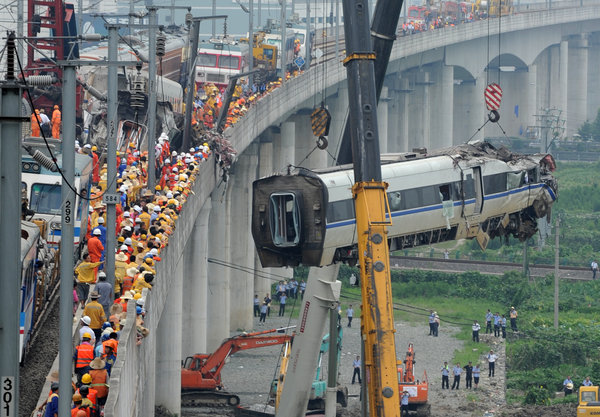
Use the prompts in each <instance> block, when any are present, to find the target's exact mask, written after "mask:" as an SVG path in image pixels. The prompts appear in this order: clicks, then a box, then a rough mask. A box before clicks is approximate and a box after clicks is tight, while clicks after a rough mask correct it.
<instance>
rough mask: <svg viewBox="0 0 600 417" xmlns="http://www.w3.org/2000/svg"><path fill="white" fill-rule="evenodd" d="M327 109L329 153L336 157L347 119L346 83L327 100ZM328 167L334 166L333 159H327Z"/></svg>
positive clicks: (340, 85) (339, 86)
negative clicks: (328, 115) (328, 117)
mask: <svg viewBox="0 0 600 417" xmlns="http://www.w3.org/2000/svg"><path fill="white" fill-rule="evenodd" d="M327 109H328V110H329V113H330V114H331V125H330V126H329V136H328V137H327V140H328V141H329V147H328V149H329V152H331V154H332V155H335V156H336V157H337V153H338V151H339V149H338V148H339V142H340V140H341V138H342V134H343V131H344V126H345V125H346V118H347V117H348V86H347V85H346V83H342V84H339V85H338V87H337V94H336V95H335V96H334V97H329V98H327ZM327 162H328V165H334V161H333V158H331V157H328V161H327Z"/></svg>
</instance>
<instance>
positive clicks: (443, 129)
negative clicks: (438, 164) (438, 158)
mask: <svg viewBox="0 0 600 417" xmlns="http://www.w3.org/2000/svg"><path fill="white" fill-rule="evenodd" d="M440 72H441V74H440V84H439V88H437V91H438V94H439V97H438V99H436V100H435V101H436V104H437V106H435V107H437V109H438V110H437V111H438V114H437V115H436V116H434V118H433V119H432V120H431V123H432V124H433V126H435V130H434V132H435V133H433V137H432V139H431V146H432V149H436V148H445V147H448V146H451V145H452V142H453V139H452V136H453V121H454V67H453V66H446V65H443V64H442V66H441V68H440ZM431 104H433V103H431ZM432 130H433V129H432Z"/></svg>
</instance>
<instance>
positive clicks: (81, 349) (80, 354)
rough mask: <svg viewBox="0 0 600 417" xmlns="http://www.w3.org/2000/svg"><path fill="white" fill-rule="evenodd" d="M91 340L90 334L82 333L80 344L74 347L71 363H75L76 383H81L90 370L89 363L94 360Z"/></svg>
mask: <svg viewBox="0 0 600 417" xmlns="http://www.w3.org/2000/svg"><path fill="white" fill-rule="evenodd" d="M91 338H92V335H91V334H89V333H84V334H83V338H82V339H81V340H82V342H81V344H80V345H77V346H76V347H75V353H74V354H73V362H74V363H75V374H76V375H77V382H81V378H82V377H83V375H85V374H87V372H88V371H89V370H90V363H91V362H92V361H93V360H94V346H92V345H91V343H90V340H91Z"/></svg>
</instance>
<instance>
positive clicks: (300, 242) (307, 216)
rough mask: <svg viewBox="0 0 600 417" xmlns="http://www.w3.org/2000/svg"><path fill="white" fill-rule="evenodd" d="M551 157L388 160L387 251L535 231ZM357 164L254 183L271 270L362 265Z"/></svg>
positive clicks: (483, 147)
mask: <svg viewBox="0 0 600 417" xmlns="http://www.w3.org/2000/svg"><path fill="white" fill-rule="evenodd" d="M554 167H555V164H554V160H553V158H552V156H550V155H543V154H538V155H516V154H512V153H510V152H508V151H506V150H500V151H498V150H496V149H495V148H493V147H492V146H491V145H489V144H486V143H483V144H478V145H476V146H473V145H462V146H458V147H455V148H450V149H445V150H442V151H439V152H436V153H435V154H431V155H428V156H426V157H424V156H423V155H418V154H414V153H413V154H399V155H391V156H386V157H384V159H383V160H382V177H383V180H384V181H385V182H387V183H388V184H389V186H388V189H387V197H388V203H389V212H388V216H390V217H391V219H392V225H391V226H389V227H388V240H389V243H390V249H391V250H397V249H401V248H404V247H412V246H418V245H424V244H433V243H438V242H443V241H447V240H455V239H462V238H477V240H478V241H479V243H480V245H481V246H482V247H483V248H485V246H486V245H487V243H488V241H489V239H491V238H494V237H497V236H508V235H513V236H516V237H518V238H520V239H525V238H528V237H530V236H532V235H533V234H534V233H535V232H536V231H537V219H538V218H541V217H544V216H546V215H547V214H548V213H549V211H550V208H551V205H552V203H553V202H554V201H555V199H556V197H557V185H556V181H555V179H554V177H553V176H552V175H551V171H553V170H554ZM353 184H354V175H353V171H352V169H351V167H349V166H342V167H335V168H330V169H326V170H319V171H314V172H311V171H307V170H302V169H301V170H299V171H297V172H296V173H294V174H292V175H285V176H274V177H268V178H264V179H261V180H257V181H255V183H254V195H253V213H252V234H253V237H254V240H255V243H256V246H257V250H258V252H259V256H260V258H261V263H262V264H263V266H264V267H266V266H282V265H298V264H304V265H312V266H316V265H318V266H322V265H328V264H331V263H332V262H338V261H343V262H349V263H353V262H355V261H356V258H357V256H356V253H355V246H356V243H357V235H356V221H355V215H354V200H353V199H352V193H351V188H352V185H353Z"/></svg>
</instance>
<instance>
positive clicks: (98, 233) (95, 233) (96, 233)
mask: <svg viewBox="0 0 600 417" xmlns="http://www.w3.org/2000/svg"><path fill="white" fill-rule="evenodd" d="M92 234H93V235H94V236H100V235H101V234H102V232H101V231H100V229H94V231H93V232H92Z"/></svg>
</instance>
